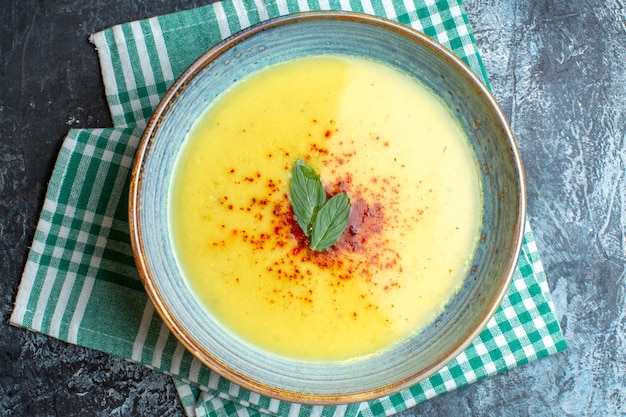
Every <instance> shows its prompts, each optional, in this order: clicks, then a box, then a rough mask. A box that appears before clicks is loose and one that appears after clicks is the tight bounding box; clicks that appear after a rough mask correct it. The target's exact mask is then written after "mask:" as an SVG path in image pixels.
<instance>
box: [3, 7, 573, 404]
mask: <svg viewBox="0 0 626 417" xmlns="http://www.w3.org/2000/svg"><path fill="white" fill-rule="evenodd" d="M318 9H333V10H335V9H342V10H352V11H359V12H364V13H369V14H375V15H378V16H383V17H387V18H390V19H394V20H397V21H399V22H401V23H404V24H407V25H410V26H412V27H414V28H416V29H418V30H420V31H422V32H424V33H425V34H426V35H428V36H430V37H432V38H433V39H435V40H437V41H439V42H440V43H442V44H443V45H445V46H446V47H448V48H449V49H451V50H452V51H453V52H454V53H456V54H457V55H458V56H459V57H461V58H462V59H463V60H464V61H465V62H467V63H468V64H469V65H470V67H471V68H473V70H474V71H475V72H476V73H477V74H479V75H480V76H481V77H482V78H483V79H484V81H485V83H487V80H486V77H485V73H484V69H483V67H482V64H481V62H480V58H479V55H478V52H477V50H476V47H475V44H474V39H473V36H472V33H471V30H470V27H469V24H468V21H467V18H466V16H465V12H464V10H463V7H462V4H461V1H460V0H440V1H435V0H339V1H335V0H298V1H295V0H226V1H222V2H218V3H214V4H211V5H209V6H205V7H202V8H198V9H193V10H188V11H184V12H180V13H176V14H171V15H167V16H162V17H156V18H151V19H147V20H143V21H136V22H131V23H126V24H122V25H118V26H115V27H112V28H110V29H107V30H104V31H102V32H99V33H96V34H95V35H93V37H92V41H93V43H94V44H95V46H96V48H97V50H98V53H99V57H100V61H101V67H102V75H103V79H104V84H105V89H106V96H107V100H108V102H109V106H110V110H111V114H112V116H113V121H114V126H115V127H113V128H105V129H81V130H71V131H70V132H69V133H68V135H67V137H66V139H65V141H64V143H63V146H62V149H61V151H60V154H59V156H58V159H57V162H56V165H55V168H54V172H53V173H52V178H51V180H50V184H49V187H48V191H47V194H46V198H45V202H44V205H43V209H42V211H41V217H40V220H39V223H38V225H37V230H36V232H35V237H34V241H33V244H32V247H31V250H30V253H29V256H28V260H27V264H26V267H25V270H24V274H23V278H22V282H21V285H20V289H19V293H18V295H17V299H16V302H15V309H14V311H13V313H12V316H11V319H10V321H11V323H12V324H14V325H17V326H23V327H25V328H28V329H31V330H34V331H37V332H41V333H44V334H47V335H50V336H53V337H56V338H59V339H61V340H64V341H67V342H69V343H75V344H79V345H82V346H86V347H90V348H94V349H98V350H101V351H104V352H108V353H111V354H113V355H117V356H120V357H123V358H126V359H128V360H131V361H135V362H138V363H141V364H144V365H146V366H149V367H152V368H154V369H157V370H160V371H163V372H166V373H169V374H171V375H172V376H173V377H174V381H175V383H176V386H177V388H178V392H179V394H180V398H181V401H182V404H183V406H184V409H185V412H186V413H187V414H188V415H190V416H194V415H197V416H202V415H219V416H222V415H227V416H231V415H232V416H235V415H237V416H242V415H249V416H257V415H265V414H272V415H289V416H298V415H299V416H310V415H320V416H331V415H333V416H343V415H345V416H382V415H390V414H393V413H395V412H398V411H401V410H404V409H406V408H408V407H411V406H413V405H415V404H417V403H419V402H421V401H424V400H426V399H428V398H432V397H434V396H436V395H438V394H441V393H444V392H448V391H451V390H454V389H456V388H458V387H461V386H464V385H467V384H470V383H472V382H474V381H477V380H480V379H483V378H486V377H488V376H490V375H493V374H496V373H498V372H502V371H504V370H506V369H510V368H514V367H516V366H518V365H521V364H524V363H526V362H529V361H531V360H535V359H539V358H542V357H545V356H547V355H550V354H554V353H556V352H559V351H561V350H563V349H565V348H566V343H565V341H564V339H563V335H562V333H561V330H560V328H559V324H558V322H557V320H556V318H555V314H554V306H553V304H552V299H551V295H550V290H549V288H548V285H547V281H546V278H545V275H544V272H543V267H542V265H541V261H540V259H539V253H538V251H537V246H536V245H535V241H534V238H533V233H532V231H531V229H530V227H529V226H528V225H526V233H525V240H524V246H523V250H522V253H521V256H520V260H519V265H518V267H517V271H516V273H515V277H514V279H513V283H512V285H511V287H510V289H509V291H508V294H507V297H506V298H505V299H504V301H503V303H502V305H501V307H500V308H499V310H498V311H497V313H496V315H495V317H494V318H493V319H492V320H491V321H490V322H489V325H488V327H487V328H486V329H485V330H484V331H483V332H482V333H481V335H480V336H479V338H478V339H476V341H474V343H473V344H472V345H471V346H470V347H469V348H468V349H467V350H466V351H464V352H463V353H462V354H461V355H459V356H458V357H457V358H456V359H454V360H453V361H452V362H451V363H450V364H448V365H447V366H446V367H445V368H443V369H442V370H441V371H440V372H438V373H437V374H435V375H434V376H432V377H431V378H429V379H428V380H426V381H424V382H422V383H420V384H417V385H415V386H413V387H411V388H409V389H405V390H404V391H401V392H399V393H397V394H394V395H390V396H387V397H384V398H380V399H377V400H374V401H368V402H363V403H357V404H346V405H343V406H324V407H321V406H320V407H314V406H309V405H300V404H292V403H287V402H284V401H279V400H276V399H272V398H267V397H264V396H261V395H259V394H257V393H254V392H250V391H248V390H245V389H243V388H241V387H239V386H237V385H235V384H232V383H230V382H229V381H228V380H226V379H224V378H222V377H220V376H219V375H218V374H216V373H214V372H212V371H211V370H209V369H208V368H206V367H205V366H203V365H202V364H201V363H200V362H199V361H198V360H197V359H195V358H194V357H193V356H192V355H191V354H190V353H189V352H187V351H186V350H185V349H184V348H183V346H182V345H181V344H180V343H178V341H177V340H176V338H175V337H174V336H173V335H172V334H170V332H169V330H168V328H167V327H166V326H165V325H164V324H163V322H162V321H161V319H160V317H159V316H158V314H155V311H154V308H153V307H152V304H151V303H150V301H149V300H148V298H147V296H146V293H145V292H144V290H143V287H142V284H141V282H140V280H139V277H138V275H137V272H136V270H135V265H134V262H133V256H132V252H131V247H130V238H129V232H128V221H127V195H128V180H129V170H130V166H131V162H132V160H133V157H134V153H135V149H136V146H137V144H138V141H139V138H140V137H141V134H142V131H143V128H144V127H145V126H146V123H147V120H148V119H149V117H150V115H151V114H152V112H153V110H154V108H155V106H156V105H157V103H158V102H159V99H160V97H161V96H162V95H163V93H164V92H165V91H166V89H167V88H168V87H169V86H170V85H171V84H172V82H173V81H174V79H175V78H176V77H177V76H178V75H179V74H180V73H181V72H182V71H183V70H184V69H185V68H186V67H187V66H188V65H190V64H191V63H192V61H194V60H195V59H196V58H197V57H198V56H200V55H201V54H202V53H203V52H204V51H205V50H206V49H208V48H209V47H211V46H212V45H214V44H215V43H217V42H219V41H220V40H222V39H223V38H225V37H227V36H229V35H231V34H233V33H235V32H236V31H238V30H240V29H242V28H245V27H248V26H250V25H252V24H254V23H256V22H259V21H262V20H266V19H269V18H272V17H276V16H279V15H285V14H288V13H294V12H299V11H306V10H318Z"/></svg>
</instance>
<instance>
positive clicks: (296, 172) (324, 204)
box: [289, 159, 350, 252]
mask: <svg viewBox="0 0 626 417" xmlns="http://www.w3.org/2000/svg"><path fill="white" fill-rule="evenodd" d="M289 197H290V198H291V207H292V208H293V213H294V215H295V217H296V222H298V226H300V229H302V231H303V232H304V234H305V235H306V237H308V238H309V241H310V245H309V247H310V248H311V249H312V250H314V251H318V252H322V251H325V250H326V249H328V248H330V247H331V246H333V245H334V244H335V243H337V241H338V240H339V238H340V237H341V235H342V234H343V232H344V230H345V229H346V226H347V225H348V218H349V217H350V199H349V198H348V196H347V195H346V193H339V194H336V195H334V196H333V197H332V198H330V199H327V198H326V191H325V190H324V185H322V181H321V180H320V177H319V175H317V173H316V172H315V170H314V169H313V168H311V167H310V166H308V165H307V164H306V162H304V161H303V160H302V159H298V160H297V161H296V163H295V164H294V166H293V170H292V172H291V184H290V187H289Z"/></svg>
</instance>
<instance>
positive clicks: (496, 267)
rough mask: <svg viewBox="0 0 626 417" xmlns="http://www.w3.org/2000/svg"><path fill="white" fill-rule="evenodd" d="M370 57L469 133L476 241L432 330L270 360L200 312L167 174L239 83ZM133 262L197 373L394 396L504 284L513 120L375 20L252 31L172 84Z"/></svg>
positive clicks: (143, 164) (512, 232)
mask: <svg viewBox="0 0 626 417" xmlns="http://www.w3.org/2000/svg"><path fill="white" fill-rule="evenodd" d="M321 54H343V55H351V56H357V57H365V58H368V59H372V60H375V61H379V62H382V63H385V64H387V65H389V66H392V67H395V68H397V69H399V70H401V71H403V72H405V73H407V74H409V75H411V76H412V77H414V78H415V79H416V80H418V81H419V82H420V83H422V84H423V85H424V86H426V87H427V88H428V89H430V90H431V91H432V92H433V93H434V94H435V95H437V96H438V97H439V98H440V99H441V100H442V102H444V103H445V105H446V106H447V107H448V109H449V110H450V112H451V113H452V114H453V115H454V116H455V117H456V119H457V121H458V123H459V124H460V126H461V127H462V129H463V131H464V132H465V133H466V135H467V137H468V140H469V143H470V144H471V147H472V149H473V151H474V154H475V157H476V161H477V163H478V164H479V167H480V173H481V180H482V190H483V201H484V206H483V219H482V231H481V239H480V243H479V246H478V249H477V251H476V254H475V257H474V260H473V267H472V268H471V270H470V272H469V273H468V276H467V277H466V279H465V284H464V285H463V287H462V288H461V290H460V291H459V292H458V294H456V296H455V297H454V298H453V299H452V300H451V301H450V303H449V304H448V305H447V307H446V309H445V312H444V313H443V314H441V315H440V316H439V317H438V318H437V319H436V321H435V322H434V323H433V324H432V325H430V326H429V327H428V328H427V329H425V330H424V331H422V332H421V333H419V334H418V335H416V336H414V337H411V338H408V339H406V340H404V341H402V342H400V343H398V344H396V345H395V346H393V347H391V348H389V349H387V350H384V351H382V352H379V353H377V354H374V355H371V356H367V357H363V358H358V359H355V360H350V361H330V362H311V361H303V360H296V359H290V358H286V357H282V356H277V355H274V354H271V353H268V352H266V351H264V350H262V349H260V348H257V347H256V346H253V345H251V344H249V343H247V342H246V341H244V340H242V339H241V338H239V337H238V336H237V335H235V334H233V333H232V332H231V331H230V330H229V329H227V328H225V327H224V326H223V325H222V324H221V323H220V322H219V321H218V320H217V319H216V318H215V317H213V316H212V314H211V313H210V312H209V311H207V309H206V308H204V307H203V306H202V304H201V303H200V301H199V300H198V299H197V298H196V296H195V295H194V294H193V292H192V290H191V289H190V287H189V286H188V284H187V282H186V280H185V278H184V277H183V273H182V271H181V268H180V266H179V264H178V263H177V260H176V256H175V251H174V247H173V243H172V240H171V232H170V218H169V215H170V213H169V204H168V201H169V198H170V187H171V179H172V174H173V170H174V167H175V163H176V159H177V156H178V155H179V152H180V150H181V147H182V146H183V144H184V142H185V139H186V136H187V133H188V131H189V130H190V129H191V128H192V126H193V125H194V123H195V122H196V120H197V119H198V118H199V117H200V116H201V115H202V114H203V112H204V111H205V109H206V108H207V107H208V106H209V105H211V103H212V102H213V101H214V100H216V99H217V98H219V97H220V95H221V94H222V93H223V92H225V91H226V90H228V89H229V88H230V87H231V86H232V85H233V84H234V83H236V82H238V81H239V80H241V79H244V78H246V77H247V76H248V75H250V74H252V73H254V72H257V71H259V70H261V69H263V68H265V67H268V66H271V65H274V64H277V63H280V62H283V61H288V60H291V59H294V58H300V57H305V56H310V55H321ZM129 214H130V227H131V237H132V244H133V249H134V251H135V258H136V263H137V266H138V269H139V272H140V275H141V277H142V280H143V282H144V285H145V287H146V290H147V292H148V294H149V295H150V297H151V299H152V301H153V303H154V305H155V308H156V309H157V310H158V311H159V313H160V314H161V316H162V317H163V319H164V321H165V323H166V324H167V325H168V326H169V327H170V329H171V330H172V332H173V333H174V334H175V335H176V336H177V337H178V338H179V340H181V342H182V343H183V344H184V345H185V346H186V347H187V348H188V349H189V350H190V351H191V352H192V353H194V354H195V355H196V356H197V357H198V358H199V359H200V360H201V361H202V362H203V363H204V364H206V365H207V366H209V367H210V368H212V369H213V370H215V371H217V372H219V373H220V374H222V375H223V376H225V377H226V378H228V379H230V380H232V381H233V382H236V383H238V384H240V385H242V386H244V387H246V388H248V389H251V390H253V391H256V392H259V393H261V394H265V395H268V396H271V397H275V398H279V399H285V400H289V401H293V402H300V403H314V404H338V403H349V402H355V401H362V400H367V399H371V398H376V397H380V396H383V395H386V394H389V393H392V392H396V391H399V390H401V389H403V388H406V387H407V386H410V385H412V384H415V383H417V382H419V381H421V380H423V379H425V378H427V377H429V376H431V375H432V374H434V373H435V372H436V371H437V370H439V369H440V368H441V367H443V366H444V365H445V364H446V363H447V362H449V361H450V360H452V359H453V358H454V357H455V356H456V355H458V354H459V353H461V352H462V351H463V350H464V349H465V348H466V347H467V346H468V345H469V344H470V343H471V342H472V340H473V339H474V338H475V337H476V336H478V334H479V333H480V331H481V330H482V329H483V328H484V327H485V325H486V324H487V322H488V321H489V319H490V318H491V317H492V316H493V314H494V313H495V310H496V309H497V307H498V306H499V304H500V302H501V300H502V298H503V297H504V294H505V292H506V290H507V288H508V286H509V283H510V280H511V277H512V275H513V272H514V269H515V266H516V263H517V259H518V256H519V251H520V248H521V241H522V229H523V226H524V215H525V191H524V178H523V171H522V165H521V161H520V157H519V154H518V150H517V147H516V144H515V140H514V138H513V134H512V132H511V130H510V128H509V126H508V123H507V121H506V119H505V117H504V115H503V113H502V111H501V109H500V108H499V107H498V105H497V103H496V102H495V100H494V98H493V97H492V96H491V94H490V93H489V91H488V90H487V89H486V88H485V86H484V85H483V84H482V83H481V81H480V80H479V79H478V78H477V77H476V76H475V75H474V74H473V73H472V71H471V70H470V69H469V68H468V67H467V66H466V65H464V64H463V63H462V62H461V61H460V60H459V59H458V58H456V57H455V56H454V55H452V54H451V53H450V52H449V51H447V50H446V49H445V48H443V47H442V46H440V45H438V44H436V43H434V42H433V41H431V40H430V39H428V38H426V37H425V36H424V35H422V34H420V33H418V32H416V31H414V30H412V29H410V28H408V27H406V26H404V25H400V24H398V23H394V22H391V21H387V20H384V19H380V18H375V17H372V16H367V15H361V14H355V13H341V12H312V13H304V14H299V15H291V16H289V17H284V18H278V19H274V20H270V21H267V22H264V23H261V24H259V25H257V26H253V27H252V28H249V29H247V30H244V31H242V32H240V33H238V34H236V35H234V36H233V37H232V38H230V39H228V40H226V41H224V42H222V43H220V44H219V45H217V46H216V47H214V48H212V49H211V50H209V51H208V52H207V53H206V54H205V55H203V56H202V57H201V58H200V59H199V60H198V61H196V63H194V64H193V65H192V66H191V67H190V68H189V69H188V70H187V71H186V72H185V73H184V74H183V75H182V76H181V77H180V78H179V80H178V81H177V82H176V83H175V84H174V85H173V86H172V87H171V89H170V90H169V91H168V92H167V94H166V95H165V97H164V98H163V100H162V102H161V104H160V105H159V106H158V108H157V110H156V111H155V114H154V115H153V117H152V119H151V121H150V123H149V125H148V127H147V129H146V131H145V134H144V137H143V138H142V141H141V143H140V146H139V150H138V152H137V156H136V161H135V166H134V169H133V177H132V180H131V191H130V207H129Z"/></svg>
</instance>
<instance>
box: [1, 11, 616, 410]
mask: <svg viewBox="0 0 626 417" xmlns="http://www.w3.org/2000/svg"><path fill="white" fill-rule="evenodd" d="M209 2H210V1H191V0H189V1H187V0H175V1H172V0H136V1H132V2H125V1H115V0H48V1H35V0H2V1H1V2H0V268H1V272H0V297H1V298H0V300H1V301H0V415H15V416H57V415H58V416H74V415H76V416H78V415H81V416H83V415H89V416H109V415H113V416H182V409H181V407H180V405H179V403H178V398H177V395H176V392H175V389H174V387H173V385H172V383H171V381H170V379H169V378H168V377H167V376H165V375H162V374H159V373H157V372H153V371H150V370H148V369H146V368H143V367H139V366H136V365H133V364H129V363H127V362H125V361H123V360H120V359H117V358H113V357H110V356H108V355H106V354H103V353H99V352H95V351H91V350H87V349H84V348H81V347H77V346H72V345H68V344H66V343H63V342H59V341H57V340H55V339H51V338H48V337H45V336H42V335H39V334H35V333H32V332H29V331H26V330H22V329H18V328H14V327H11V326H9V325H8V324H7V323H8V319H9V316H10V312H11V309H12V305H13V300H14V298H15V295H16V293H17V288H18V284H19V281H20V276H21V272H22V268H23V266H24V262H25V259H26V256H27V253H28V247H29V244H30V242H31V240H32V237H33V232H34V229H35V226H36V222H37V218H38V215H39V211H40V209H41V204H42V202H43V197H44V193H45V190H46V185H47V181H48V179H49V178H50V175H51V170H52V166H53V163H54V160H55V158H56V154H57V152H58V150H59V147H60V145H61V141H62V139H63V137H64V136H65V134H66V133H67V131H68V129H70V128H79V127H107V126H111V125H112V124H111V120H110V117H109V115H108V111H107V105H106V101H105V98H104V93H103V87H102V82H101V79H100V74H99V66H98V60H97V55H96V52H95V51H94V49H93V47H92V46H91V45H90V44H89V43H88V40H87V38H88V36H89V34H91V33H93V32H96V31H98V30H101V29H104V28H106V27H108V26H111V25H113V24H115V23H122V22H126V21H128V20H132V19H138V18H146V17H150V16H153V15H158V14H163V13H167V12H172V11H176V10H180V9H186V8H191V7H195V6H199V5H202V4H206V3H209ZM465 7H466V10H467V13H468V16H469V19H470V22H471V24H472V26H473V29H474V32H475V35H476V38H477V42H478V47H479V50H480V52H481V54H482V57H483V60H484V63H485V66H486V69H487V73H488V75H489V78H490V81H491V84H492V88H493V91H494V93H495V95H496V98H497V99H498V100H499V102H500V103H501V105H502V107H503V109H504V111H505V113H506V114H507V115H508V117H509V119H510V121H511V124H512V127H513V130H514V132H515V134H516V135H517V137H518V140H519V143H520V148H521V153H522V158H523V160H524V164H525V168H526V175H527V184H528V215H529V219H530V221H531V224H532V226H533V230H534V231H535V235H536V239H537V244H538V246H539V249H540V251H541V254H542V258H543V262H544V267H545V270H546V274H547V277H548V281H549V283H550V287H551V288H552V291H553V297H554V302H555V305H556V309H557V314H558V318H559V321H560V323H561V325H562V327H563V331H564V334H565V337H566V339H567V342H568V344H569V350H567V351H566V352H563V353H561V354H558V355H555V356H552V357H549V358H546V359H542V360H540V361H538V362H534V363H530V364H527V365H524V366H522V367H519V368H517V369H514V370H511V371H509V372H506V373H504V374H501V375H498V376H495V377H492V378H489V379H487V380H484V381H481V382H478V383H475V384H473V385H470V386H468V387H466V388H463V389H460V390H457V391H455V392H452V393H449V394H445V395H442V396H440V397H437V398H435V399H433V400H430V401H428V402H425V403H422V404H419V405H417V406H416V407H414V408H412V409H410V410H408V411H406V412H404V413H403V414H401V415H402V416H404V417H406V416H421V415H429V416H455V415H456V416H466V415H467V416H469V415H471V416H494V415H497V416H529V415H533V416H552V415H554V416H619V415H626V279H625V276H626V274H625V265H626V264H625V258H626V253H625V248H626V240H625V239H626V237H625V236H626V179H625V178H624V177H625V175H626V172H625V168H626V167H625V164H626V9H624V7H625V6H623V5H622V2H621V1H619V0H598V1H596V2H593V4H590V3H589V2H586V1H550V0H544V1H540V0H528V1H523V2H518V1H514V0H467V1H466V2H465Z"/></svg>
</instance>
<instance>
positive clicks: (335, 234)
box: [310, 193, 350, 252]
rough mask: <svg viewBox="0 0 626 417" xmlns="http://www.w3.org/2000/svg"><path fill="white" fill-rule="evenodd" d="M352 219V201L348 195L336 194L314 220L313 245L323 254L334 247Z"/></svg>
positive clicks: (312, 246)
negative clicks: (350, 218)
mask: <svg viewBox="0 0 626 417" xmlns="http://www.w3.org/2000/svg"><path fill="white" fill-rule="evenodd" d="M349 217H350V199H349V198H348V195H347V194H346V193H340V194H335V195H334V196H333V197H332V198H331V199H330V200H328V201H327V202H326V203H325V204H324V205H323V206H322V207H321V208H320V209H319V211H318V212H317V215H316V216H315V218H314V219H313V225H312V233H311V244H310V247H311V249H313V250H314V251H318V252H322V251H325V250H326V249H328V248H330V247H331V246H333V245H334V244H335V243H337V241H338V240H339V238H340V237H341V235H342V234H343V231H344V230H346V226H347V225H348V219H349Z"/></svg>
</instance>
